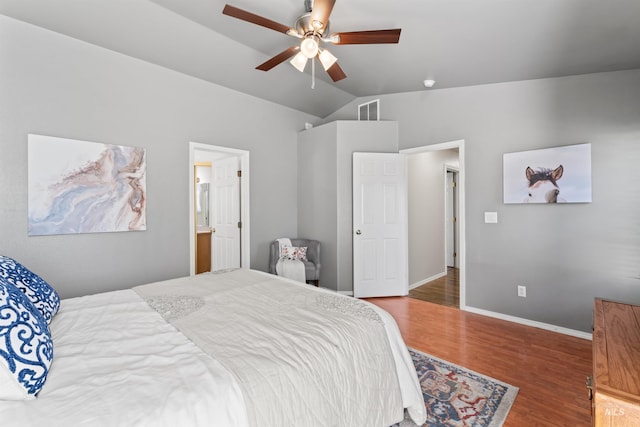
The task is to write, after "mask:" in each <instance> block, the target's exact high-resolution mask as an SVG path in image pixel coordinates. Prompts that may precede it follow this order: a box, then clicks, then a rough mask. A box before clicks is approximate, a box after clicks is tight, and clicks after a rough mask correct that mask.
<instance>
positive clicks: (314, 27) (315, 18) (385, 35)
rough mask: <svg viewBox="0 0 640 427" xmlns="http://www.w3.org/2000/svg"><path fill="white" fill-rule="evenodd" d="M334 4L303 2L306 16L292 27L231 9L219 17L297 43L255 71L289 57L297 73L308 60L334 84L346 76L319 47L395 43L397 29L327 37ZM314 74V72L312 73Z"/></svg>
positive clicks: (323, 0)
mask: <svg viewBox="0 0 640 427" xmlns="http://www.w3.org/2000/svg"><path fill="white" fill-rule="evenodd" d="M335 2H336V0H305V2H304V3H305V8H306V10H307V13H305V14H303V15H301V16H300V17H299V18H298V19H297V20H296V23H295V25H294V26H293V27H289V26H287V25H283V24H280V23H278V22H275V21H272V20H270V19H267V18H264V17H262V16H259V15H256V14H254V13H251V12H247V11H246V10H242V9H239V8H237V7H234V6H231V5H228V4H227V5H225V6H224V9H223V10H222V13H223V14H225V15H228V16H231V17H234V18H237V19H240V20H243V21H246V22H250V23H252V24H256V25H261V26H263V27H266V28H269V29H271V30H274V31H278V32H280V33H284V34H287V35H289V36H292V37H296V38H298V39H300V40H301V42H300V44H299V45H296V46H291V47H290V48H288V49H286V50H284V51H282V52H280V53H279V54H277V55H276V56H274V57H273V58H271V59H269V60H267V61H266V62H264V63H262V64H260V65H258V66H257V67H256V69H258V70H262V71H269V70H270V69H272V68H273V67H275V66H276V65H279V64H281V63H282V62H284V61H286V60H288V59H289V58H291V57H293V59H292V60H291V61H290V62H291V64H292V65H293V66H294V67H296V68H297V69H298V70H299V71H301V72H302V71H304V68H305V66H306V64H307V61H308V60H309V59H311V60H312V66H313V64H314V62H313V59H314V58H318V60H319V61H320V63H321V64H322V66H323V68H324V69H325V70H326V71H327V73H328V74H329V76H330V77H331V79H332V80H333V81H334V82H337V81H339V80H342V79H344V78H345V77H347V75H346V74H345V73H344V71H342V68H340V66H339V65H338V63H337V60H338V59H337V58H336V57H335V56H333V55H332V54H331V52H329V51H328V50H327V49H325V48H321V47H320V45H321V43H333V44H338V45H340V44H381V43H398V41H399V40H400V29H399V28H398V29H393V30H369V31H352V32H346V33H344V32H342V33H332V34H330V33H329V15H331V10H332V9H333V5H334V4H335ZM314 70H315V69H314Z"/></svg>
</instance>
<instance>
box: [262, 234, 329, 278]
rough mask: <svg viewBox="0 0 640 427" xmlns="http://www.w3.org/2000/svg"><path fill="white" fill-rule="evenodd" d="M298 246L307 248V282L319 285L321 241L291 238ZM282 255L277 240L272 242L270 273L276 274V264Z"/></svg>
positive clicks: (305, 265) (292, 242)
mask: <svg viewBox="0 0 640 427" xmlns="http://www.w3.org/2000/svg"><path fill="white" fill-rule="evenodd" d="M291 244H292V245H293V246H296V247H306V248H307V261H302V262H303V263H304V272H305V279H306V281H307V283H310V284H313V285H315V286H318V285H319V283H320V242H319V241H317V240H311V239H291ZM279 256H280V245H279V244H278V241H277V240H274V241H273V242H271V246H270V249H269V273H271V274H276V264H277V262H278V257H279Z"/></svg>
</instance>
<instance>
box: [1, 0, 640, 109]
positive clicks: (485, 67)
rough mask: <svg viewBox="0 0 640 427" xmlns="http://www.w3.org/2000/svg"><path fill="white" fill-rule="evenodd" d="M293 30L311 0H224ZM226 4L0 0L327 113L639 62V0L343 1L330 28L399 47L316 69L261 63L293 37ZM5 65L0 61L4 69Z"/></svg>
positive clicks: (220, 0)
mask: <svg viewBox="0 0 640 427" xmlns="http://www.w3.org/2000/svg"><path fill="white" fill-rule="evenodd" d="M226 1H229V2H230V4H232V5H233V6H236V7H238V8H241V9H245V10H248V11H250V12H253V13H255V14H258V15H261V16H264V17H266V18H269V19H271V20H274V21H277V22H279V23H282V24H285V25H288V26H293V25H294V23H295V21H296V18H297V17H298V16H299V15H301V14H302V13H304V12H305V7H304V0H268V1H264V0H226ZM226 1H225V0H0V13H1V14H4V15H7V16H10V17H13V18H16V19H19V20H22V21H25V22H28V23H31V24H34V25H37V26H40V27H43V28H47V29H50V30H52V31H56V32H58V33H62V34H65V35H68V36H71V37H74V38H77V39H80V40H83V41H86V42H88V43H92V44H95V45H98V46H102V47H104V48H107V49H111V50H114V51H117V52H120V53H123V54H125V55H129V56H132V57H135V58H139V59H142V60H144V61H148V62H151V63H154V64H157V65H160V66H163V67H166V68H169V69H172V70H175V71H179V72H181V73H185V74H188V75H191V76H194V77H197V78H200V79H203V80H207V81H210V82H213V83H216V84H220V85H223V86H226V87H229V88H231V89H234V90H237V91H240V92H244V93H247V94H250V95H253V96H256V97H259V98H263V99H266V100H270V101H272V102H275V103H278V104H281V105H285V106H288V107H291V108H293V109H296V110H300V111H304V112H307V113H310V114H313V115H316V116H319V117H325V116H327V115H328V114H330V113H331V112H333V111H335V110H337V109H338V108H340V107H341V106H343V105H344V104H346V103H348V102H349V101H351V100H352V99H354V98H356V97H362V96H370V95H379V94H385V93H398V92H408V91H418V90H427V89H425V87H424V86H423V81H424V80H425V79H434V80H436V85H435V86H434V88H432V89H429V90H437V89H441V88H451V87H459V86H469V85H477V84H486V83H497V82H506V81H517V80H528V79H538V78H547V77H558V76H567V75H575V74H586V73H594V72H603V71H614V70H622V69H632V68H640V1H638V0H396V1H390V0H368V1H366V0H337V1H336V3H335V7H334V8H333V12H332V14H331V22H330V25H331V32H334V31H339V32H343V31H359V30H376V29H387V28H401V29H402V33H401V36H400V42H399V44H381V45H340V46H333V45H332V46H330V47H329V49H330V51H331V52H332V53H333V54H334V55H335V56H336V57H338V63H339V64H340V66H341V68H342V69H343V70H344V72H345V73H346V75H347V78H346V79H344V80H341V81H339V82H336V83H334V82H332V80H331V79H330V78H329V77H328V76H327V74H326V73H325V72H324V70H323V69H322V67H321V66H316V68H315V71H316V72H315V79H316V84H315V88H314V89H312V88H311V84H312V75H311V67H310V66H307V68H306V70H305V72H304V73H300V72H299V71H297V70H296V69H295V68H293V67H292V66H291V65H290V64H289V63H288V62H283V63H282V64H280V65H278V66H277V67H275V68H273V69H272V70H270V71H268V72H263V71H259V70H256V69H255V67H256V66H257V65H259V64H261V63H262V62H264V61H266V60H267V59H268V58H270V57H272V56H274V55H276V54H277V53H279V52H281V51H283V50H284V49H286V48H287V47H289V46H292V45H295V44H296V43H298V41H297V39H295V38H292V37H290V36H287V35H285V34H282V33H278V32H276V31H273V30H270V29H267V28H264V27H261V26H257V25H253V24H250V23H247V22H245V21H241V20H238V19H234V18H232V17H229V16H226V15H223V14H222V9H223V8H224V5H225V3H226ZM0 66H1V65H0Z"/></svg>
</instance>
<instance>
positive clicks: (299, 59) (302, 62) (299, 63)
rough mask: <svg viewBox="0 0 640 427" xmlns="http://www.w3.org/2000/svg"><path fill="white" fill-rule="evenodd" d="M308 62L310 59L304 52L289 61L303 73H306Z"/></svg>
mask: <svg viewBox="0 0 640 427" xmlns="http://www.w3.org/2000/svg"><path fill="white" fill-rule="evenodd" d="M307 60H308V58H307V57H306V56H305V55H304V54H303V53H302V52H298V53H297V55H296V56H294V57H293V59H292V60H291V61H289V63H291V65H293V66H294V67H296V69H297V70H298V71H300V72H301V73H302V72H303V71H304V67H305V66H306V65H307Z"/></svg>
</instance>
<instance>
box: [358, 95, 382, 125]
mask: <svg viewBox="0 0 640 427" xmlns="http://www.w3.org/2000/svg"><path fill="white" fill-rule="evenodd" d="M358 120H380V100H379V99H375V100H373V101H369V102H365V103H364V104H360V105H358Z"/></svg>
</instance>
